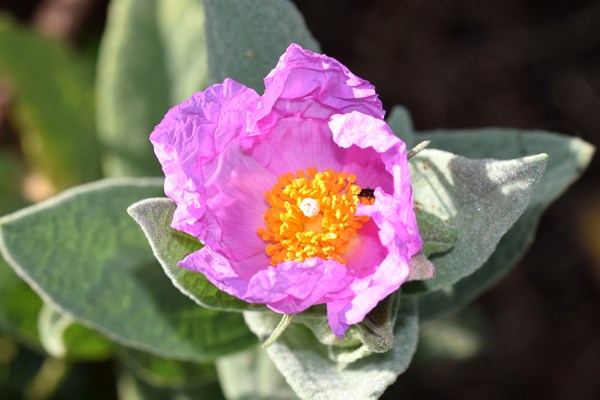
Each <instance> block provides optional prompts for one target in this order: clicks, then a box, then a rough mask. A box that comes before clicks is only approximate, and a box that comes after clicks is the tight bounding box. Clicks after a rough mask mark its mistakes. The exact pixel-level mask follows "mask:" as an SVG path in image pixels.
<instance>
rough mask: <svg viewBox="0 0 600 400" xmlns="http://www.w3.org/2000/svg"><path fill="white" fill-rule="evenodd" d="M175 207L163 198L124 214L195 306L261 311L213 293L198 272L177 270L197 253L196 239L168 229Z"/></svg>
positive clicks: (136, 205) (147, 202) (252, 305)
mask: <svg viewBox="0 0 600 400" xmlns="http://www.w3.org/2000/svg"><path fill="white" fill-rule="evenodd" d="M175 208H176V206H175V203H173V201H171V200H169V199H167V198H155V199H146V200H142V201H140V202H139V203H136V204H133V205H132V206H131V207H129V209H128V210H127V211H128V212H129V214H130V215H131V216H132V217H133V219H135V221H136V222H137V223H138V224H139V225H140V227H141V228H142V230H143V231H144V233H145V234H146V238H147V239H148V241H149V242H150V245H151V247H152V251H153V252H154V256H155V257H156V258H157V259H158V261H159V262H160V265H161V266H162V267H163V269H164V271H165V273H166V274H167V276H168V277H169V278H170V279H171V280H172V281H173V284H174V285H175V286H176V287H177V288H178V289H179V290H181V292H182V293H184V294H186V295H187V296H189V297H190V298H192V299H193V300H194V301H196V302H197V303H198V304H200V305H202V306H204V307H208V308H215V309H219V310H227V311H244V310H261V309H265V307H264V306H261V305H254V304H249V303H246V302H243V301H241V300H239V299H237V298H235V297H233V296H231V295H229V294H227V293H225V292H222V291H221V290H219V289H217V288H216V287H215V286H214V285H213V284H212V283H210V282H209V281H208V279H206V277H205V276H204V275H202V274H200V273H198V272H193V271H189V270H187V269H184V268H180V267H178V266H177V263H178V262H179V261H181V260H182V259H184V258H185V256H186V255H188V254H189V253H192V252H194V251H198V250H199V249H200V248H201V247H202V244H201V243H200V242H199V241H198V239H196V238H194V237H192V236H190V235H187V234H185V233H183V232H180V231H176V230H174V229H172V228H171V226H170V225H171V221H172V220H173V213H174V212H175Z"/></svg>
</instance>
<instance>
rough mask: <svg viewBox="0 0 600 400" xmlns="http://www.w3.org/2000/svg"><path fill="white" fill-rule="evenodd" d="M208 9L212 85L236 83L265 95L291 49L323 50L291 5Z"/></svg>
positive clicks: (280, 1)
mask: <svg viewBox="0 0 600 400" xmlns="http://www.w3.org/2000/svg"><path fill="white" fill-rule="evenodd" d="M204 7H205V9H206V40H207V47H208V66H209V70H210V78H211V81H212V82H222V81H223V80H224V79H225V78H232V79H234V80H236V81H238V82H241V83H243V84H245V85H247V86H249V87H251V88H253V89H255V90H259V91H261V90H260V89H262V88H263V78H264V77H265V76H266V75H267V74H268V73H269V71H270V70H271V69H273V68H274V67H275V64H277V60H278V59H279V57H280V56H281V55H282V54H283V53H284V51H285V49H286V48H287V47H288V46H289V45H290V43H298V44H299V45H301V46H303V47H305V48H307V49H310V50H314V51H318V50H319V44H318V43H317V42H316V41H315V39H314V38H313V37H312V35H311V34H310V32H309V31H308V29H307V28H306V25H305V24H304V20H303V18H302V15H301V14H300V13H299V12H298V10H297V9H296V7H295V6H294V4H293V3H292V2H291V1H288V0H204ZM241 21H243V22H241Z"/></svg>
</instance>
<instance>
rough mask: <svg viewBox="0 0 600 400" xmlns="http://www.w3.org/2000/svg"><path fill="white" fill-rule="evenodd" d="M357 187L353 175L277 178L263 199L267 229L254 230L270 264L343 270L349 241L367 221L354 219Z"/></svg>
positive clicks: (308, 172)
mask: <svg viewBox="0 0 600 400" xmlns="http://www.w3.org/2000/svg"><path fill="white" fill-rule="evenodd" d="M355 181H356V176H355V175H353V174H348V173H346V172H335V171H334V170H332V169H328V170H327V171H323V172H317V169H316V168H308V169H307V170H306V172H305V171H297V172H296V176H294V174H292V173H291V172H288V173H286V174H283V175H281V176H280V177H279V181H278V182H277V183H276V184H275V186H274V187H273V190H271V191H270V192H267V193H266V194H265V199H266V200H267V203H268V204H269V206H271V208H270V209H269V210H267V212H265V224H266V227H265V228H258V229H257V232H258V235H259V236H260V237H261V239H263V240H264V241H266V242H268V244H267V246H266V249H265V252H266V253H267V255H268V256H270V257H271V264H272V265H277V264H279V263H281V262H282V261H289V260H295V261H303V260H306V259H308V258H311V257H320V258H323V259H333V260H335V261H338V262H340V263H342V264H345V263H346V260H345V259H344V253H345V251H346V250H347V248H348V245H349V242H350V239H351V238H353V237H354V236H355V235H356V232H357V231H358V230H359V229H360V228H361V227H362V225H363V224H364V223H365V222H366V221H367V220H368V219H369V217H362V216H361V217H357V216H355V214H356V206H357V204H358V203H359V202H360V198H359V196H358V195H359V193H360V192H361V188H360V187H359V186H357V185H355V184H354V182H355Z"/></svg>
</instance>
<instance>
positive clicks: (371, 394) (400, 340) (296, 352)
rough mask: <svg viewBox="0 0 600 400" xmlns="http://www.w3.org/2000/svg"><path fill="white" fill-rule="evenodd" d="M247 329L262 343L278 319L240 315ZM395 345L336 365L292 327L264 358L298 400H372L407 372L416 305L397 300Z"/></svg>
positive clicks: (300, 327) (302, 329)
mask: <svg viewBox="0 0 600 400" xmlns="http://www.w3.org/2000/svg"><path fill="white" fill-rule="evenodd" d="M244 316H245V318H246V322H247V323H248V325H249V326H250V329H251V330H252V331H253V332H254V333H255V334H256V335H257V336H258V337H259V339H261V340H264V338H266V337H267V336H268V335H269V334H270V333H271V332H272V331H273V329H274V328H275V326H276V325H277V322H278V319H279V318H278V316H277V315H276V314H272V313H257V312H249V311H248V312H245V313H244ZM394 333H395V337H394V344H393V346H392V348H391V349H390V350H389V351H388V352H386V353H382V354H371V355H369V356H367V357H364V358H361V359H360V360H358V361H356V362H353V363H339V362H335V361H333V360H331V358H330V357H329V356H328V351H327V346H324V345H322V344H321V343H319V342H318V341H317V339H316V338H315V336H314V335H313V334H312V333H311V331H310V330H309V329H308V328H306V327H305V326H303V325H301V324H295V323H293V324H291V325H290V326H289V327H288V328H287V330H286V331H285V332H284V333H283V335H282V336H281V337H280V338H279V339H278V340H277V341H276V342H275V343H274V344H272V345H271V346H270V347H269V348H267V350H266V351H267V354H268V355H269V357H271V360H273V362H274V363H275V365H276V367H277V369H278V370H279V372H280V373H281V374H282V375H283V376H284V377H285V379H286V381H287V383H288V384H289V385H290V386H291V387H292V389H293V390H294V391H295V392H296V394H297V395H298V397H300V398H301V399H310V400H320V399H345V400H353V399H357V400H358V399H360V400H364V399H377V398H379V396H381V394H382V393H383V392H384V390H385V389H386V388H387V387H388V386H389V385H391V384H392V383H393V382H394V381H395V380H396V378H397V377H398V375H400V374H401V373H402V372H404V370H406V368H407V367H408V365H409V363H410V360H411V359H412V356H413V353H414V352H415V349H416V346H417V336H418V318H417V311H416V304H415V303H414V302H413V301H412V300H411V299H410V298H408V299H407V298H404V297H403V298H402V299H401V303H400V310H399V312H398V320H397V321H396V327H395V331H394Z"/></svg>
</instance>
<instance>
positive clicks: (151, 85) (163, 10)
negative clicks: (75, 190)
mask: <svg viewBox="0 0 600 400" xmlns="http://www.w3.org/2000/svg"><path fill="white" fill-rule="evenodd" d="M206 77H207V61H206V45H205V40H204V11H203V7H202V2H201V1H199V0H178V1H171V0H114V1H112V2H111V4H110V9H109V15H108V22H107V28H106V32H105V34H104V37H103V41H102V46H101V49H100V55H99V62H98V84H97V88H98V89H97V90H98V99H97V103H98V130H99V133H100V135H101V139H102V142H103V143H104V144H105V145H106V146H107V148H108V149H107V150H108V151H107V152H106V155H105V159H104V160H103V164H104V169H105V172H106V173H107V174H108V175H142V176H151V175H158V174H159V173H160V167H159V164H158V162H157V161H156V157H155V156H154V153H153V151H152V146H151V145H150V142H149V141H148V136H149V134H150V132H151V131H152V130H153V129H154V126H155V125H156V124H158V123H159V122H160V120H161V119H162V117H163V116H164V115H165V114H166V112H167V111H168V110H169V108H171V107H172V106H173V105H175V104H176V103H179V102H181V101H183V100H184V99H186V98H187V97H189V96H191V95H192V94H193V93H194V92H196V91H199V90H202V89H204V87H205V86H206V79H207V78H206Z"/></svg>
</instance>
